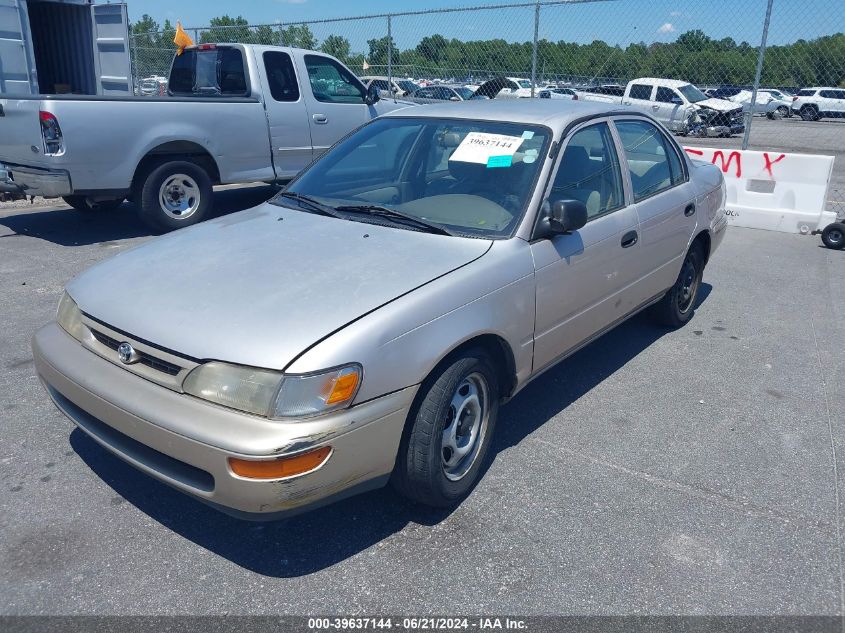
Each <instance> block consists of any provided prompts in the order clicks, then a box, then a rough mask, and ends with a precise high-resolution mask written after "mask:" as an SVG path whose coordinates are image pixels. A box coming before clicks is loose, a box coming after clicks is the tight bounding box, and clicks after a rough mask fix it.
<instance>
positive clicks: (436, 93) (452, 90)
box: [408, 84, 474, 103]
mask: <svg viewBox="0 0 845 633" xmlns="http://www.w3.org/2000/svg"><path fill="white" fill-rule="evenodd" d="M473 95H474V93H473V91H472V90H470V89H469V88H466V87H464V86H446V85H442V84H441V85H439V86H428V87H427V88H420V89H419V90H417V91H416V92H413V93H411V95H409V97H408V98H409V99H411V100H412V101H414V102H417V103H427V102H429V101H469V100H470V99H472V98H473Z"/></svg>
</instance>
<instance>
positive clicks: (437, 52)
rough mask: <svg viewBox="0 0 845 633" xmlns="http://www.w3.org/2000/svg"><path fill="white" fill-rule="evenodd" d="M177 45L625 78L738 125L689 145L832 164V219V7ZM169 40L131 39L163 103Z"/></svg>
mask: <svg viewBox="0 0 845 633" xmlns="http://www.w3.org/2000/svg"><path fill="white" fill-rule="evenodd" d="M147 25H149V23H147ZM168 26H170V25H169V24H168ZM186 31H187V33H188V34H189V35H190V36H191V37H192V38H193V40H194V41H195V42H196V43H205V42H243V43H256V44H269V45H287V46H296V47H300V48H308V49H317V50H322V51H324V52H326V53H329V54H331V55H334V56H335V57H337V58H339V59H340V60H342V61H343V62H345V63H346V64H347V65H349V66H350V68H352V69H353V70H354V71H355V72H357V73H359V75H361V76H374V75H375V76H379V75H383V76H386V77H391V78H398V79H405V78H408V79H412V80H414V81H415V82H417V83H418V84H428V83H433V84H435V85H436V84H452V85H461V86H471V87H475V86H478V85H480V84H483V83H484V82H485V81H487V80H490V79H493V78H497V77H510V78H512V79H513V80H516V86H515V87H518V88H521V93H522V94H525V96H532V95H533V96H544V97H550V98H568V97H569V96H571V95H569V94H568V93H569V92H571V91H574V90H585V91H586V94H588V95H589V96H590V97H592V98H595V95H596V94H601V95H602V96H603V97H605V98H607V99H608V100H613V99H617V98H618V99H619V101H620V102H621V101H622V95H621V92H622V88H623V87H624V86H625V85H626V84H627V83H628V82H629V81H631V80H633V79H636V78H640V77H656V78H661V79H669V80H680V81H683V82H688V83H690V84H692V85H693V86H695V87H697V88H698V89H700V91H702V92H704V93H706V94H705V95H701V94H700V93H699V92H698V91H692V90H690V93H689V94H688V95H687V94H683V95H682V96H683V98H684V99H689V100H696V99H700V98H702V97H708V98H709V97H715V98H719V99H723V100H730V101H732V102H734V103H735V108H737V109H739V108H741V109H742V112H743V116H744V127H745V132H744V134H742V133H739V134H736V135H734V136H733V138H728V139H709V138H708V139H696V142H706V143H718V144H720V145H723V146H726V147H739V146H742V147H747V148H750V149H755V148H757V149H782V150H784V151H791V152H809V153H821V154H834V155H836V156H837V161H836V162H837V163H838V164H837V166H836V171H835V174H834V179H833V183H832V193H831V204H833V205H836V204H838V205H841V207H840V208H839V209H838V210H839V211H841V212H842V213H843V214H845V33H843V31H845V2H843V0H802V2H793V1H791V0H789V1H788V0H733V1H732V2H730V3H728V2H715V3H694V2H692V1H686V0H650V2H648V3H644V2H642V1H641V0H567V1H544V2H528V3H526V2H523V3H513V4H499V5H490V6H481V7H460V8H449V9H432V10H426V11H414V12H404V13H395V14H380V15H369V16H360V17H350V18H338V19H321V20H312V21H306V22H291V23H278V24H262V25H250V24H248V23H247V21H246V20H245V19H243V18H235V19H232V18H228V17H223V18H218V19H215V20H214V21H213V23H212V24H211V25H209V26H206V27H190V26H189V27H187V28H186ZM173 36H174V31H173V29H172V28H168V29H165V30H163V31H150V30H144V25H141V24H136V25H134V26H133V34H132V37H131V40H130V44H131V53H132V60H133V74H134V76H135V80H136V87H137V90H138V92H139V93H142V94H159V93H161V92H163V91H164V89H165V83H164V81H165V80H164V77H166V76H167V74H168V71H169V68H170V63H171V60H172V57H173V51H174V48H175V46H174V44H173ZM814 88H825V89H826V90H824V91H821V90H812V89H814ZM805 93H806V94H805ZM583 94H584V93H582V95H583ZM672 97H673V95H670V94H669V93H668V92H667V93H666V95H665V98H666V99H667V100H668V99H671V98H672ZM795 97H797V99H796V98H795ZM588 98H589V97H588ZM652 98H653V99H654V98H656V99H657V100H658V101H659V100H660V98H661V96H660V95H659V94H658V95H657V96H656V97H655V95H652ZM666 103H669V104H670V105H671V102H669V101H667V102H666ZM752 104H753V105H752ZM835 115H839V116H840V117H841V118H839V120H837V117H836V116H835ZM839 201H842V202H839Z"/></svg>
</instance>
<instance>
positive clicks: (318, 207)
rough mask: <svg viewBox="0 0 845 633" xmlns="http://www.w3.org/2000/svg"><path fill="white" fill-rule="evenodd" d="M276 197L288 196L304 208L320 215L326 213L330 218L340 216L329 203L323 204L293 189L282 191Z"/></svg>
mask: <svg viewBox="0 0 845 633" xmlns="http://www.w3.org/2000/svg"><path fill="white" fill-rule="evenodd" d="M276 197H277V198H290V199H291V200H296V201H297V202H299V203H301V204H302V205H303V206H305V207H306V208H308V209H310V210H311V211H314V212H316V213H319V214H320V215H327V216H329V217H331V218H339V217H340V215H338V213H337V212H336V211H335V210H334V207H330V206H329V205H327V204H323V203H322V202H319V201H317V200H315V199H314V198H312V197H310V196H306V195H304V194H301V193H296V192H295V191H282V192H281V193H279V194H278V195H277V196H276Z"/></svg>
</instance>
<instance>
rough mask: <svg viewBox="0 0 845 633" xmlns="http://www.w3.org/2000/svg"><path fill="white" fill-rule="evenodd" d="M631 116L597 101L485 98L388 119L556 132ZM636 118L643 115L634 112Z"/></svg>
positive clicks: (398, 112)
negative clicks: (586, 120) (596, 119)
mask: <svg viewBox="0 0 845 633" xmlns="http://www.w3.org/2000/svg"><path fill="white" fill-rule="evenodd" d="M610 113H615V114H620V113H624V114H627V113H628V111H627V109H625V110H623V109H622V107H621V106H613V105H610V106H609V104H606V103H599V102H595V101H567V100H549V99H530V100H529V99H519V100H516V99H513V100H512V99H485V100H479V101H475V100H471V101H461V102H444V103H442V104H439V103H438V104H432V105H426V106H425V107H419V108H402V109H400V110H394V111H393V112H389V113H387V114H385V115H383V116H384V117H408V116H412V117H420V118H431V119H467V120H483V121H501V122H504V123H525V124H528V125H547V126H549V127H551V128H553V129H561V128H563V127H566V126H567V125H569V123H571V122H572V121H575V120H576V119H580V118H582V117H589V116H601V115H603V114H610ZM630 113H631V114H633V115H639V114H642V112H640V111H639V110H635V109H631V111H630Z"/></svg>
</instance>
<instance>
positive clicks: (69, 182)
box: [0, 44, 411, 231]
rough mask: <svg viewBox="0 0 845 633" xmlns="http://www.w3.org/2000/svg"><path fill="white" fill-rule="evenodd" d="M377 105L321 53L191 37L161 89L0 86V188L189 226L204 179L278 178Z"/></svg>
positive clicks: (206, 205) (201, 209)
mask: <svg viewBox="0 0 845 633" xmlns="http://www.w3.org/2000/svg"><path fill="white" fill-rule="evenodd" d="M407 105H411V104H407V103H403V102H397V101H395V100H393V99H391V100H385V101H380V102H379V96H378V94H377V93H376V92H375V91H368V90H367V89H366V88H365V87H364V85H363V84H362V83H361V82H360V81H359V80H358V79H357V78H356V77H355V75H354V73H352V72H351V71H350V70H349V69H348V68H346V66H344V65H343V64H341V63H340V62H339V61H338V60H337V59H335V58H334V57H331V56H329V55H324V54H322V53H317V52H313V51H306V50H301V49H294V48H283V47H275V46H254V45H244V44H202V45H199V46H192V47H189V48H187V49H185V51H184V52H183V53H182V55H179V56H176V57H175V58H174V61H173V65H172V67H171V71H170V77H169V81H168V94H167V96H165V97H121V96H78V95H57V96H44V95H37V96H14V97H13V96H11V95H2V94H0V191H5V192H10V193H13V194H14V193H17V194H23V195H34V196H45V197H61V198H64V200H65V201H66V202H67V203H68V204H69V205H71V206H72V207H74V208H76V209H79V210H109V209H114V208H116V207H118V206H119V205H120V204H121V203H122V202H123V201H124V200H125V199H127V198H128V199H130V200H132V201H133V202H134V203H135V205H136V207H137V209H138V213H139V215H140V217H141V219H142V220H143V221H144V222H145V223H147V224H148V225H150V226H151V227H152V228H154V229H155V230H157V231H170V230H173V229H177V228H180V227H182V226H187V225H190V224H195V223H196V222H199V221H201V220H202V219H204V218H205V217H207V216H208V214H209V212H210V211H211V209H212V205H213V200H212V185H215V184H229V183H243V182H276V181H285V180H289V179H290V178H292V177H293V176H294V175H296V174H297V173H298V172H299V171H300V170H301V169H302V168H303V167H305V166H306V165H308V164H309V163H310V162H311V161H312V160H313V159H314V158H315V157H316V156H318V155H319V154H320V153H322V152H323V151H325V150H326V149H327V148H328V147H330V146H331V145H333V144H334V143H335V141H337V140H338V139H340V138H341V137H343V136H345V135H346V134H347V133H348V132H350V131H352V130H354V129H355V128H357V127H358V126H360V125H362V124H364V123H366V122H367V121H369V120H370V119H372V118H375V117H376V116H379V115H380V114H384V113H386V112H389V111H391V110H395V109H397V108H400V107H405V106H407Z"/></svg>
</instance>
